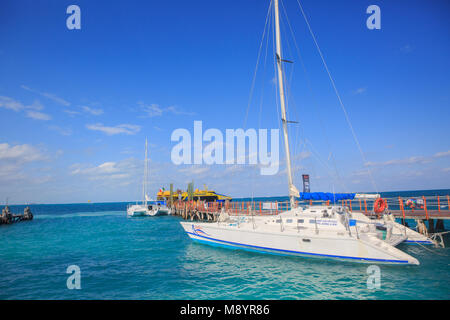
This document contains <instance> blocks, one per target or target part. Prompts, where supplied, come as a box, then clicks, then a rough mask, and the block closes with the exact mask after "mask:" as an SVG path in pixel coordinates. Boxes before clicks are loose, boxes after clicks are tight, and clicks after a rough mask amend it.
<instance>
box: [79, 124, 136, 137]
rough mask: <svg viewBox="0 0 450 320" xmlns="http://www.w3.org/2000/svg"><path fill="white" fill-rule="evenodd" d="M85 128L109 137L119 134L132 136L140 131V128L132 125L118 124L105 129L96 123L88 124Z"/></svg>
mask: <svg viewBox="0 0 450 320" xmlns="http://www.w3.org/2000/svg"><path fill="white" fill-rule="evenodd" d="M86 128H88V129H89V130H94V131H101V132H103V133H105V134H107V135H109V136H111V135H115V134H121V133H123V134H128V135H133V134H136V133H138V132H139V131H140V130H141V127H140V126H138V125H134V124H119V125H117V126H115V127H107V126H104V125H103V124H101V123H96V124H88V125H86Z"/></svg>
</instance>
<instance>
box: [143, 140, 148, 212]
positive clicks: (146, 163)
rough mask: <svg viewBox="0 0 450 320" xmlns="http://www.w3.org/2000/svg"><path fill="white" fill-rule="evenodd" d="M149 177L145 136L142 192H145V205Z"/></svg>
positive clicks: (145, 202) (145, 203)
mask: <svg viewBox="0 0 450 320" xmlns="http://www.w3.org/2000/svg"><path fill="white" fill-rule="evenodd" d="M147 179H148V159H147V138H145V160H144V182H143V184H142V192H143V194H144V198H143V199H144V205H145V206H147Z"/></svg>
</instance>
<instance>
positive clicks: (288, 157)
mask: <svg viewBox="0 0 450 320" xmlns="http://www.w3.org/2000/svg"><path fill="white" fill-rule="evenodd" d="M274 10H275V33H276V58H277V70H278V86H279V92H280V106H281V120H282V123H283V136H284V148H285V152H286V168H287V176H288V184H289V201H290V203H291V208H294V207H295V197H296V196H298V195H299V191H298V190H297V188H296V187H295V185H294V183H293V179H292V168H291V153H290V151H289V137H288V129H287V124H288V121H287V120H286V107H285V97H284V84H283V68H282V66H281V63H282V62H283V61H285V60H283V59H282V55H281V35H280V16H279V11H278V0H275V1H274ZM286 62H287V61H286ZM289 62H290V61H289Z"/></svg>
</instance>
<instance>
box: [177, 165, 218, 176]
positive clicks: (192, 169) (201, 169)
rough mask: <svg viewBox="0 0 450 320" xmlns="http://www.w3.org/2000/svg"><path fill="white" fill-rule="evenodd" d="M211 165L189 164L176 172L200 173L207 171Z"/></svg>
mask: <svg viewBox="0 0 450 320" xmlns="http://www.w3.org/2000/svg"><path fill="white" fill-rule="evenodd" d="M210 169H211V166H208V167H200V166H191V167H187V168H183V169H179V170H178V172H182V173H188V174H190V175H201V174H203V173H207V172H209V170H210Z"/></svg>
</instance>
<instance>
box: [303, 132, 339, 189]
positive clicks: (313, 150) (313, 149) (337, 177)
mask: <svg viewBox="0 0 450 320" xmlns="http://www.w3.org/2000/svg"><path fill="white" fill-rule="evenodd" d="M306 143H308V144H309V145H310V150H311V151H312V153H313V155H315V157H316V159H317V160H319V162H320V163H321V164H322V165H324V166H325V167H326V168H327V169H328V170H329V171H328V174H329V175H330V176H331V179H333V180H337V181H336V182H337V183H339V184H340V185H341V186H342V187H344V190H348V189H347V186H346V185H345V183H344V182H343V180H342V179H341V178H340V176H339V175H338V174H337V173H335V175H336V176H335V177H333V173H332V171H333V170H332V168H331V167H330V166H329V165H328V164H327V163H326V162H325V161H323V160H322V159H321V158H320V155H319V153H318V152H317V150H316V149H315V148H314V146H313V144H312V143H311V141H309V140H308V139H305V144H306ZM333 185H334V182H333Z"/></svg>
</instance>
